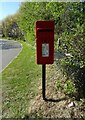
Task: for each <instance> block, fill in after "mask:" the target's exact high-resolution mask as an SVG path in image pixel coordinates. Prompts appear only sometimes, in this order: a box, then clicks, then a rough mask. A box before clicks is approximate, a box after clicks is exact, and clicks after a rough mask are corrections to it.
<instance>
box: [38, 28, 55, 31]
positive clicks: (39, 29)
mask: <svg viewBox="0 0 85 120" xmlns="http://www.w3.org/2000/svg"><path fill="white" fill-rule="evenodd" d="M37 31H38V32H53V30H52V29H49V28H37Z"/></svg>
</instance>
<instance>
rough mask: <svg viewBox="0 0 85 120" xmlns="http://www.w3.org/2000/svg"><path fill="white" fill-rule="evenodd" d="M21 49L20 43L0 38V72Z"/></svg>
mask: <svg viewBox="0 0 85 120" xmlns="http://www.w3.org/2000/svg"><path fill="white" fill-rule="evenodd" d="M21 50H22V46H21V44H20V43H18V42H16V41H13V40H0V72H2V71H3V70H4V69H5V68H6V67H7V66H8V65H9V64H10V62H11V61H12V60H13V59H14V58H15V57H17V55H18V54H19V53H20V51H21Z"/></svg>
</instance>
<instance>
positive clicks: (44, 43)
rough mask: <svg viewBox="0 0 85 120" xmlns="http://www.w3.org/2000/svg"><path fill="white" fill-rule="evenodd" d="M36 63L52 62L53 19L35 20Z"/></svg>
mask: <svg viewBox="0 0 85 120" xmlns="http://www.w3.org/2000/svg"><path fill="white" fill-rule="evenodd" d="M36 52H37V64H53V62H54V21H37V22H36Z"/></svg>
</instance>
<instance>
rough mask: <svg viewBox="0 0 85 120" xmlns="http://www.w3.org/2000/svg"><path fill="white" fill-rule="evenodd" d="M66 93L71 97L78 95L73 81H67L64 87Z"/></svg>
mask: <svg viewBox="0 0 85 120" xmlns="http://www.w3.org/2000/svg"><path fill="white" fill-rule="evenodd" d="M64 92H65V93H66V94H69V95H73V94H74V93H76V88H75V85H74V84H73V82H72V81H71V80H67V81H66V82H65V85H64Z"/></svg>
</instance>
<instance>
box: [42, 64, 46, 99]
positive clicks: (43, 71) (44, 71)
mask: <svg viewBox="0 0 85 120" xmlns="http://www.w3.org/2000/svg"><path fill="white" fill-rule="evenodd" d="M45 84H46V65H45V64H44V65H42V97H43V100H46V98H45V90H46V89H45Z"/></svg>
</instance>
